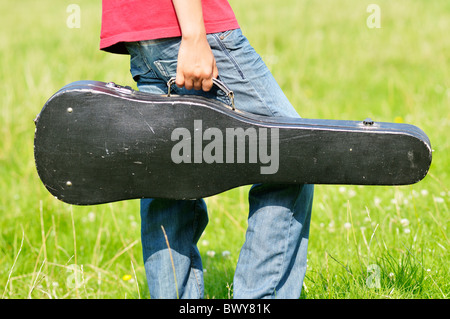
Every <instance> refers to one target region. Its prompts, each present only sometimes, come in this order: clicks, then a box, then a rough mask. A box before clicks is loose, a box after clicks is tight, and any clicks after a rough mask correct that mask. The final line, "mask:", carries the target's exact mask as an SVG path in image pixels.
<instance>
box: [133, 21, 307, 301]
mask: <svg viewBox="0 0 450 319" xmlns="http://www.w3.org/2000/svg"><path fill="white" fill-rule="evenodd" d="M207 38H208V41H209V44H210V46H211V49H212V52H213V54H214V56H215V59H216V63H217V67H218V70H219V78H220V80H221V81H222V82H224V83H225V84H226V85H227V86H228V87H229V88H230V89H231V90H232V91H234V94H235V104H236V107H237V108H238V109H240V110H244V111H247V112H250V113H254V114H260V115H265V116H283V117H299V115H298V114H297V112H296V111H295V109H294V108H293V107H292V105H291V104H290V102H289V101H288V99H287V98H286V96H285V95H284V94H283V92H282V90H281V89H280V87H279V86H278V84H277V83H276V81H275V79H274V78H273V76H272V74H271V73H270V71H269V69H268V68H267V67H266V65H265V64H264V62H263V61H262V59H261V57H260V56H259V55H258V54H257V53H256V52H255V50H254V49H253V48H252V47H251V46H250V44H249V42H248V40H247V39H246V38H245V37H244V36H243V35H242V32H241V30H240V29H236V30H231V31H226V32H222V33H216V34H209V35H208V36H207ZM180 40H181V39H180V38H166V39H159V40H149V41H139V42H132V43H127V49H128V51H129V53H130V56H131V74H132V76H133V78H134V80H135V81H136V82H137V85H138V88H139V90H141V91H145V92H150V93H155V94H166V93H167V85H166V83H167V81H168V80H169V79H170V78H171V77H174V76H175V75H176V67H177V56H178V49H179V45H180ZM172 92H174V93H176V94H197V95H202V96H206V97H208V98H215V99H218V100H221V101H223V102H225V103H228V102H229V101H228V100H227V99H228V98H227V97H226V95H225V94H223V92H222V91H220V90H217V89H216V88H213V89H212V90H211V91H209V92H203V91H196V90H186V89H185V88H178V87H176V86H175V85H174V86H173V88H172ZM281 156H283V154H281ZM173 187H176V185H174V186H173ZM313 192H314V191H313V185H272V184H258V185H253V186H252V187H251V188H250V191H249V217H248V228H247V232H246V238H245V242H244V245H243V247H242V249H241V251H240V255H239V259H238V262H237V266H236V271H235V275H234V281H233V296H234V298H246V299H255V298H299V297H300V293H301V288H302V283H303V278H304V276H305V271H306V255H307V245H308V237H309V224H310V218H311V209H312V201H313ZM207 223H208V214H207V207H206V204H205V201H204V200H203V199H198V200H167V199H157V198H154V199H142V200H141V227H142V230H141V234H142V247H143V257H144V264H145V271H146V275H147V280H148V286H149V290H150V296H151V298H177V297H179V298H202V297H203V295H204V285H203V269H202V261H201V256H200V253H199V250H198V248H197V242H198V240H199V238H200V236H201V234H202V233H203V231H204V229H205V227H206V225H207ZM161 226H163V227H164V231H165V233H166V235H167V241H166V238H165V236H164V233H163V230H162V227H161ZM167 242H168V243H169V245H170V251H169V249H168V245H167ZM172 260H173V263H172ZM174 269H175V271H174ZM175 278H176V282H175Z"/></svg>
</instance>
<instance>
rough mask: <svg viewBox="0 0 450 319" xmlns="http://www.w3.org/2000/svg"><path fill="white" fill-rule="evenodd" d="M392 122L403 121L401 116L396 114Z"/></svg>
mask: <svg viewBox="0 0 450 319" xmlns="http://www.w3.org/2000/svg"><path fill="white" fill-rule="evenodd" d="M394 122H395V123H403V117H401V116H396V117H395V118H394Z"/></svg>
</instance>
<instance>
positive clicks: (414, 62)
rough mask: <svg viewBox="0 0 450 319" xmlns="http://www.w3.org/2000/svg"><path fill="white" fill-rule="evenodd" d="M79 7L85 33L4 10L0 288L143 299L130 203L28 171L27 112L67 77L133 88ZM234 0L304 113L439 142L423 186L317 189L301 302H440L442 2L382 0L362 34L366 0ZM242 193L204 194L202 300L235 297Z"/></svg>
mask: <svg viewBox="0 0 450 319" xmlns="http://www.w3.org/2000/svg"><path fill="white" fill-rule="evenodd" d="M74 2H76V3H77V4H79V5H80V8H81V27H80V28H79V29H70V28H68V27H67V26H66V19H67V17H68V13H66V7H67V4H66V3H64V2H60V1H58V2H55V1H52V2H50V1H47V0H46V1H29V0H24V1H20V4H19V2H12V1H8V2H6V3H4V4H3V5H2V11H1V13H0V15H1V20H2V22H3V25H4V27H3V28H1V29H0V65H1V67H0V92H1V94H0V105H1V106H0V107H1V109H0V134H1V139H0V192H1V194H2V196H1V197H0V229H1V232H0V294H1V297H2V298H148V297H149V294H148V291H147V284H146V279H145V271H144V268H143V262H142V256H141V244H140V229H139V228H140V225H139V223H140V221H139V212H138V211H139V203H138V202H137V201H128V202H120V203H114V204H107V205H100V206H91V207H76V206H69V205H66V204H64V203H61V202H59V201H57V200H56V199H54V198H52V197H51V195H50V194H49V193H48V192H47V191H46V190H45V188H44V187H43V185H42V183H41V182H40V181H39V179H38V176H37V174H36V170H35V168H34V159H33V135H34V124H33V121H32V120H33V118H34V117H35V116H36V114H37V113H38V112H39V111H40V109H41V108H42V106H43V105H44V103H45V101H46V100H47V99H48V98H49V97H50V96H51V95H52V94H53V93H54V92H56V91H57V90H58V89H59V88H60V87H62V86H63V85H65V84H67V83H70V82H72V81H76V80H81V79H92V80H99V81H115V82H116V83H120V84H124V85H132V86H134V87H135V84H134V83H133V81H132V79H131V76H130V75H129V71H128V70H129V62H128V59H127V57H126V56H116V55H111V54H107V53H104V52H100V51H99V50H98V39H99V30H100V9H101V7H100V1H95V2H94V1H87V0H79V1H74ZM230 2H231V4H232V6H233V7H234V9H235V12H236V15H237V16H238V19H239V21H240V24H241V27H242V29H243V31H244V33H245V34H246V35H247V37H248V38H249V40H250V42H251V43H252V44H253V46H254V47H255V48H256V49H257V51H258V52H259V53H260V54H261V55H262V56H263V58H264V60H265V61H266V62H267V64H268V66H269V67H270V69H271V70H272V72H273V74H274V76H275V78H276V79H277V80H278V82H279V83H280V85H281V86H282V88H283V90H284V91H285V93H286V95H287V96H288V98H289V99H290V100H291V102H292V104H293V105H294V106H295V107H296V108H297V110H298V111H299V113H300V114H301V115H302V116H303V117H305V118H324V119H347V120H363V119H365V118H366V117H371V118H372V119H374V120H375V121H385V122H394V121H403V122H406V123H411V124H414V125H417V126H419V127H420V128H422V129H423V130H424V131H425V132H426V133H427V134H428V135H429V137H430V140H431V143H432V147H433V150H434V152H433V163H432V166H431V170H430V173H429V175H428V176H427V177H426V178H425V179H424V180H423V181H421V182H420V183H418V184H414V185H410V186H402V187H362V186H323V185H321V186H317V187H316V193H315V200H314V210H313V217H312V225H311V233H310V245H309V251H308V271H307V274H306V278H305V281H304V288H303V294H302V298H308V299H314V298H448V296H449V290H450V285H449V283H450V280H449V278H450V274H449V265H450V258H449V249H450V247H449V232H448V226H449V215H448V213H449V210H448V202H449V196H450V193H449V188H448V185H449V180H450V177H449V170H448V167H450V162H449V159H450V157H449V142H448V141H449V139H448V131H449V119H450V117H449V109H450V108H449V102H450V76H449V75H450V54H449V52H450V38H449V37H448V30H449V29H450V3H449V2H448V1H447V0H433V1H417V0H399V1H395V2H394V1H388V0H378V1H377V2H376V3H377V4H378V5H379V6H380V8H381V28H380V29H369V28H368V27H367V26H366V19H367V17H368V16H369V13H367V12H366V8H367V6H368V5H369V4H370V3H372V1H360V0H344V1H332V0H322V1H312V0H301V1H299V0H287V1H283V2H277V1H268V0H246V1H238V0H231V1H230ZM247 191H248V187H247V186H246V187H242V188H238V189H233V190H231V191H228V192H226V193H223V194H220V195H217V196H214V197H211V198H207V199H206V200H207V203H208V208H209V215H210V224H209V225H208V227H207V229H206V231H205V233H204V235H203V236H202V238H201V239H200V242H199V249H200V251H201V253H202V256H203V261H204V268H205V269H206V273H205V285H206V288H205V290H206V292H205V294H206V297H207V298H230V297H231V296H232V293H233V290H232V287H233V285H232V283H233V273H234V267H235V265H236V261H237V258H238V254H239V250H240V247H241V245H242V243H243V241H244V236H245V229H246V214H247V208H248V204H247ZM371 265H375V266H371ZM74 270H79V271H77V272H75V271H74ZM375 278H379V281H376V280H374V279H375ZM378 283H379V285H378V287H379V288H377V284H378Z"/></svg>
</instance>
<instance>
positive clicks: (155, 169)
mask: <svg viewBox="0 0 450 319" xmlns="http://www.w3.org/2000/svg"><path fill="white" fill-rule="evenodd" d="M35 122H36V132H35V141H34V143H35V145H34V147H35V149H34V154H35V162H36V168H37V172H38V174H39V177H40V178H41V180H42V182H43V184H44V185H45V187H46V188H47V189H48V190H49V192H50V193H51V194H53V195H54V196H55V197H57V198H58V199H60V200H62V201H64V202H66V203H70V204H77V205H90V204H100V203H107V202H113V201H119V200H127V199H135V198H143V197H153V198H155V197H160V198H172V199H193V198H200V197H206V196H210V195H214V194H217V193H220V192H222V191H225V190H228V189H231V188H234V187H237V186H242V185H247V184H254V183H308V184H359V185H404V184H412V183H416V182H418V181H420V180H421V179H423V178H424V177H425V175H426V174H427V172H428V169H429V166H430V164H431V146H430V142H429V139H428V137H427V136H426V134H425V133H424V132H423V131H422V130H420V129H419V128H418V127H416V126H413V125H409V124H397V123H382V122H372V121H371V120H365V121H341V120H317V119H292V118H271V117H264V116H257V115H253V114H249V113H245V112H242V111H240V110H239V105H236V109H233V108H231V107H229V106H228V105H225V104H223V103H221V102H218V101H216V100H209V99H205V98H202V97H198V96H175V95H171V96H160V95H154V94H148V93H143V92H139V91H135V90H132V89H131V88H129V87H122V86H118V85H115V84H114V83H103V82H96V81H78V82H74V83H71V84H69V85H66V86H65V87H63V88H61V89H60V90H59V91H58V92H56V93H55V94H54V95H53V96H52V97H51V98H50V99H49V100H48V101H47V102H46V103H45V105H44V107H43V109H42V111H41V112H40V114H39V115H38V116H37V118H36V120H35ZM231 133H233V134H234V135H233V134H231ZM220 135H221V136H220ZM227 142H228V144H227ZM189 145H190V146H189ZM231 145H233V146H234V149H233V148H232V147H231ZM277 151H278V158H277V156H276V155H277V154H276V153H277ZM221 152H222V154H221ZM277 161H278V163H277Z"/></svg>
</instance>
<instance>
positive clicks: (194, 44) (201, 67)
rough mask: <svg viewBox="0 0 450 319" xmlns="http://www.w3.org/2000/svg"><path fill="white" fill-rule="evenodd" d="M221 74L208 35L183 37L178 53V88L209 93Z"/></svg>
mask: <svg viewBox="0 0 450 319" xmlns="http://www.w3.org/2000/svg"><path fill="white" fill-rule="evenodd" d="M218 74H219V72H218V69H217V66H216V60H215V58H214V55H213V53H212V51H211V47H210V46H209V43H208V40H207V38H206V34H201V35H198V36H193V37H182V40H181V44H180V49H179V52H178V65H177V75H176V81H175V83H176V84H177V86H178V87H183V86H184V87H185V88H186V89H188V90H191V89H195V90H203V91H209V90H211V88H212V86H213V82H212V79H213V78H217V76H218Z"/></svg>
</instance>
